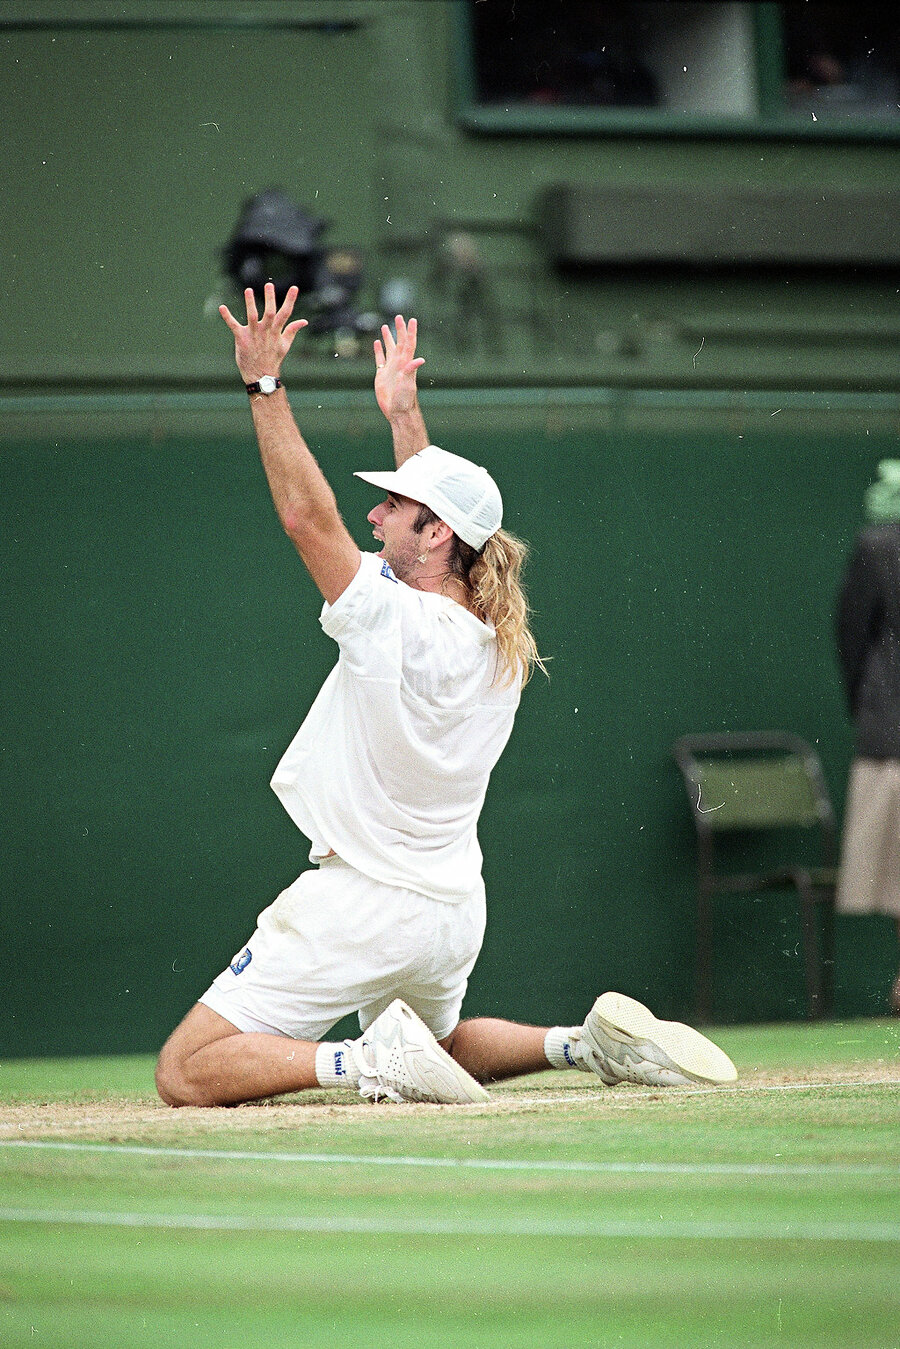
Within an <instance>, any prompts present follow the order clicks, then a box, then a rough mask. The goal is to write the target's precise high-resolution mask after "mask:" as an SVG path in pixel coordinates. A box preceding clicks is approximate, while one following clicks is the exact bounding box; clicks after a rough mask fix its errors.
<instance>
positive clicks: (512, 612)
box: [413, 506, 549, 687]
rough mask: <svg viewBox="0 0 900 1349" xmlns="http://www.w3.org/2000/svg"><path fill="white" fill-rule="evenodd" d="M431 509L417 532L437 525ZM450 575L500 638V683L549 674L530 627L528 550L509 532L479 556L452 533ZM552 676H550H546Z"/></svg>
mask: <svg viewBox="0 0 900 1349" xmlns="http://www.w3.org/2000/svg"><path fill="white" fill-rule="evenodd" d="M439 518H440V517H439V516H437V515H436V514H435V513H434V511H433V510H431V509H430V507H428V506H420V507H419V512H418V515H417V517H416V520H415V523H414V525H413V528H414V529H415V530H416V531H417V532H419V531H421V530H422V529H424V528H425V526H426V524H431V523H433V522H434V521H436V520H438V519H439ZM453 541H454V549H453V553H452V555H451V559H450V569H451V574H452V575H453V576H456V577H457V578H458V579H459V580H460V581H462V583H463V585H464V586H465V587H466V589H467V590H468V592H469V607H470V608H471V610H472V612H473V613H474V614H475V616H476V617H477V618H480V619H481V620H482V622H488V623H490V624H491V625H492V627H493V628H494V631H495V632H496V634H497V676H496V677H497V678H499V679H500V682H501V684H502V685H505V684H511V683H512V682H513V681H514V680H515V679H517V678H518V676H519V674H520V672H521V676H522V685H523V687H524V685H525V684H527V683H528V681H529V679H530V678H531V676H532V674H533V673H534V668H535V666H537V667H538V669H539V670H543V672H544V674H547V667H546V665H545V664H544V661H543V659H542V657H541V655H540V653H539V652H538V648H537V642H536V641H535V640H534V634H533V633H532V631H531V628H530V627H529V626H528V619H529V615H530V613H531V609H530V607H529V604H528V598H527V596H526V594H525V591H524V589H523V587H522V582H521V579H520V577H521V574H522V569H523V567H524V566H525V562H526V560H527V558H528V545H527V543H524V542H523V540H522V539H517V538H516V536H515V535H514V534H509V533H508V532H507V531H506V530H505V529H498V530H497V531H496V533H494V534H492V535H491V537H490V538H489V539H488V541H487V543H486V544H485V545H484V547H483V548H482V549H481V551H480V552H476V550H475V549H474V548H473V547H472V546H471V545H470V544H468V543H466V542H465V540H464V539H461V538H460V537H459V535H458V534H454V536H453ZM548 677H549V676H548Z"/></svg>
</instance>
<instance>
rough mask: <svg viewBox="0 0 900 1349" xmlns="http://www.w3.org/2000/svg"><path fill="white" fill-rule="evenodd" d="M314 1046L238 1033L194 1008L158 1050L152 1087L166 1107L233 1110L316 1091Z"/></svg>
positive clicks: (206, 1010)
mask: <svg viewBox="0 0 900 1349" xmlns="http://www.w3.org/2000/svg"><path fill="white" fill-rule="evenodd" d="M315 1059H316V1045H315V1044H314V1043H312V1042H311V1041H308V1040H291V1039H288V1038H287V1037H286V1036H283V1035H263V1034H260V1033H259V1032H256V1031H250V1032H247V1031H239V1030H238V1029H237V1027H236V1026H232V1024H231V1022H230V1021H226V1020H225V1018H224V1017H222V1016H219V1014H218V1012H214V1011H213V1010H212V1008H211V1007H207V1006H205V1005H204V1004H203V1003H201V1002H198V1003H197V1004H196V1005H195V1006H194V1007H192V1008H191V1010H190V1011H189V1012H188V1014H187V1016H186V1017H185V1018H184V1020H183V1021H182V1023H181V1025H180V1026H177V1027H176V1028H175V1030H174V1031H173V1032H172V1034H171V1035H170V1036H169V1039H168V1040H167V1041H166V1043H165V1044H164V1045H163V1049H162V1053H161V1054H160V1056H159V1063H158V1064H157V1067H156V1087H157V1090H158V1092H159V1094H160V1096H161V1097H162V1099H163V1100H164V1101H165V1102H166V1104H167V1105H201V1106H210V1105H237V1104H239V1103H240V1102H242V1101H259V1100H263V1099H264V1098H265V1097H267V1096H278V1095H281V1094H282V1093H284V1092H289V1091H303V1090H305V1089H306V1088H308V1087H316V1086H318V1079H317V1078H316V1069H315Z"/></svg>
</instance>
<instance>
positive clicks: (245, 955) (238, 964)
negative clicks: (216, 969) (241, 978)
mask: <svg viewBox="0 0 900 1349" xmlns="http://www.w3.org/2000/svg"><path fill="white" fill-rule="evenodd" d="M252 959H253V952H252V951H251V950H250V947H249V946H248V947H246V949H245V950H243V951H242V952H241V953H240V955H236V956H235V958H234V960H233V961H232V962H231V964H230V965H229V966H228V968H229V969H230V970H231V972H232V974H241V973H242V972H243V971H244V970H245V969H246V968H247V966H248V965H249V964H250V961H251V960H252Z"/></svg>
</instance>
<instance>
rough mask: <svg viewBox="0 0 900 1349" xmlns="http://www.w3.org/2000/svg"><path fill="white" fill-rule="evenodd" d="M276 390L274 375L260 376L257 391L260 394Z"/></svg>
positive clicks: (276, 384) (276, 381)
mask: <svg viewBox="0 0 900 1349" xmlns="http://www.w3.org/2000/svg"><path fill="white" fill-rule="evenodd" d="M277 388H278V380H277V379H276V378H275V376H274V375H260V377H259V391H260V393H274V392H275V390H276V389H277Z"/></svg>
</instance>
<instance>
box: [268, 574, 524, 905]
mask: <svg viewBox="0 0 900 1349" xmlns="http://www.w3.org/2000/svg"><path fill="white" fill-rule="evenodd" d="M320 621H321V623H322V627H323V628H324V630H325V632H326V633H327V634H328V635H329V637H333V638H334V640H335V641H336V642H337V643H338V646H339V647H340V656H339V658H338V663H337V665H336V666H335V667H334V669H333V670H332V671H331V674H330V675H329V676H328V678H327V679H326V681H325V683H324V684H323V685H322V688H321V690H320V692H319V695H318V697H317V698H316V700H315V702H314V703H313V705H312V707H311V708H310V710H309V713H308V715H307V717H306V720H305V721H304V723H303V725H302V726H301V727H300V730H299V731H298V732H297V734H296V736H295V737H294V739H293V741H292V742H291V744H290V746H289V747H288V749H287V751H286V753H285V755H284V757H283V758H282V760H281V762H280V763H279V765H278V767H277V769H276V770H275V775H274V777H273V778H272V787H273V789H274V790H275V792H276V793H277V794H278V797H279V799H280V800H281V802H282V804H283V805H284V807H285V809H286V810H287V812H288V814H289V815H290V816H291V818H292V819H293V820H294V822H295V823H296V824H297V825H298V826H299V828H300V829H301V830H302V831H303V833H304V834H306V836H307V838H309V839H310V840H311V842H312V845H313V846H312V852H311V853H310V857H311V858H312V859H313V860H315V859H316V858H317V857H322V856H324V855H326V854H327V853H328V852H329V851H330V850H331V849H333V850H334V851H335V852H336V853H337V854H338V856H339V857H342V858H343V859H344V861H345V862H348V863H349V864H350V865H351V866H352V867H355V868H356V870H357V871H361V872H362V873H363V874H364V875H367V876H371V877H372V878H373V879H374V880H377V881H383V882H385V883H386V884H388V885H399V886H403V887H405V888H407V889H410V890H417V891H419V892H420V893H422V894H425V895H430V896H431V897H432V898H434V899H441V900H445V901H448V902H452V903H458V902H461V901H462V900H464V899H466V898H468V897H469V895H471V893H472V891H473V890H474V889H475V888H476V887H477V885H478V884H479V880H480V876H481V861H482V857H481V849H480V847H479V845H478V836H477V825H478V816H479V814H480V813H481V807H482V804H483V803H484V797H485V792H486V791H487V785H488V779H489V777H490V774H491V770H492V769H493V767H494V764H495V763H496V762H497V760H498V759H499V757H500V755H501V753H502V751H503V748H504V746H505V745H506V742H507V740H508V739H509V735H510V732H511V730H512V725H513V718H514V716H515V712H516V708H517V706H518V703H519V695H520V691H521V680H520V679H516V680H515V681H514V682H513V684H512V685H507V686H505V687H504V686H503V684H502V682H501V681H495V678H494V676H495V672H496V661H497V640H496V634H495V632H494V629H493V628H492V627H491V626H490V625H488V624H485V623H482V622H480V621H479V620H478V619H477V618H475V616H474V615H473V614H470V613H469V612H468V611H467V610H466V609H464V608H463V607H462V605H460V604H457V603H455V602H454V601H453V600H450V599H447V598H446V597H444V596H442V595H433V594H428V593H425V592H423V591H419V590H414V589H413V588H412V587H411V586H408V585H404V584H403V583H402V582H400V581H398V580H397V579H396V577H395V576H394V574H393V572H392V571H391V569H390V567H389V566H388V565H387V563H386V562H384V561H383V560H382V559H381V558H380V557H376V556H375V555H374V554H372V553H364V554H363V556H362V561H361V564H360V568H359V571H358V572H357V574H356V576H355V577H354V579H353V580H352V581H351V582H350V584H349V586H348V587H347V589H346V590H345V591H344V592H343V594H342V595H341V596H340V597H339V598H338V599H337V600H336V602H335V603H334V604H332V605H328V604H326V605H324V607H323V609H322V615H321V620H320Z"/></svg>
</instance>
